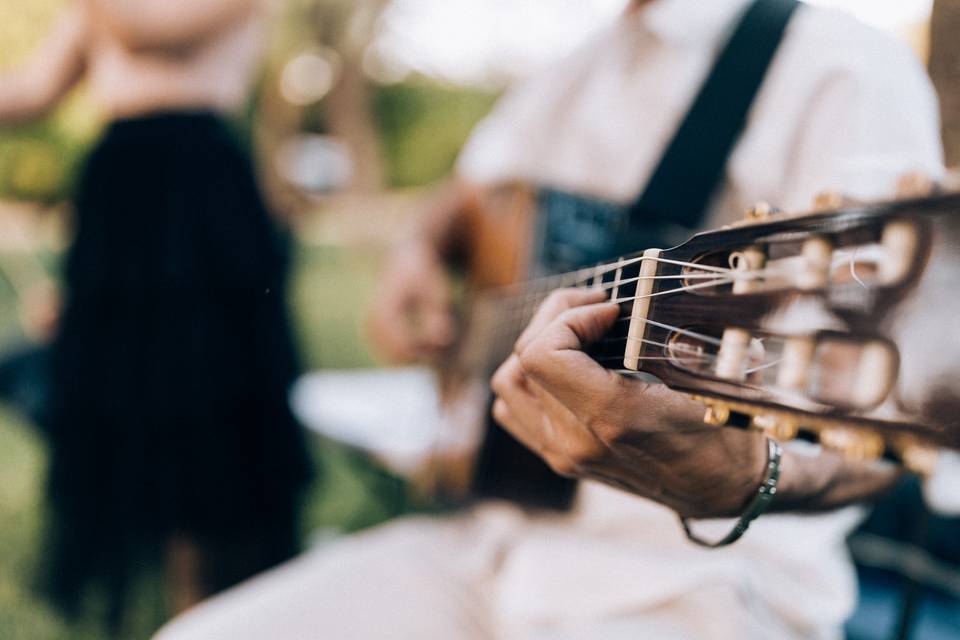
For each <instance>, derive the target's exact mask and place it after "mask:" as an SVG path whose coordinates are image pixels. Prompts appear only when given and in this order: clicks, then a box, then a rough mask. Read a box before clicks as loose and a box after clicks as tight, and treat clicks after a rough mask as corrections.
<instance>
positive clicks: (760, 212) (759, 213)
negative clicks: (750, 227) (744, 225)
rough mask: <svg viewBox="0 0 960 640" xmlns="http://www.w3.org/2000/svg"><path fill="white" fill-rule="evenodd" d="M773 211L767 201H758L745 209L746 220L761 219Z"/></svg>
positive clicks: (767, 216)
mask: <svg viewBox="0 0 960 640" xmlns="http://www.w3.org/2000/svg"><path fill="white" fill-rule="evenodd" d="M775 211H776V210H775V209H774V208H773V207H772V206H771V205H770V203H769V202H758V203H757V204H755V205H753V206H752V207H750V208H749V209H747V214H746V218H747V220H763V219H764V218H769V217H770V216H771V215H772V214H773V213H775Z"/></svg>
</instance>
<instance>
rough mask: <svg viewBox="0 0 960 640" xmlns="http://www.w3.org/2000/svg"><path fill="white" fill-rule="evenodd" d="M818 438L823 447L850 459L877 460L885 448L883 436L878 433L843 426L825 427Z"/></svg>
mask: <svg viewBox="0 0 960 640" xmlns="http://www.w3.org/2000/svg"><path fill="white" fill-rule="evenodd" d="M819 439H820V444H822V445H823V446H824V447H826V448H828V449H832V450H834V451H837V452H839V453H841V454H843V456H844V457H846V458H848V459H850V460H861V461H871V460H877V459H879V458H880V456H882V455H883V451H884V449H885V448H886V445H885V443H884V441H883V438H882V437H880V436H879V435H878V434H876V433H872V432H869V431H862V430H857V429H849V428H845V427H829V428H826V429H824V430H822V431H821V432H820V438H819Z"/></svg>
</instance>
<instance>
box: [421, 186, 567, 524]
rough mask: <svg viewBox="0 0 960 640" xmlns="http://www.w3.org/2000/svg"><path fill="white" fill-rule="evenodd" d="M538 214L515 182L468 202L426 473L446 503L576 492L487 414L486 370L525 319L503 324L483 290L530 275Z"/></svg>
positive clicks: (562, 496)
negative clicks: (458, 288) (453, 325)
mask: <svg viewBox="0 0 960 640" xmlns="http://www.w3.org/2000/svg"><path fill="white" fill-rule="evenodd" d="M536 214H537V192H536V189H534V188H532V187H530V186H528V185H525V184H523V183H519V182H512V183H504V184H500V185H496V186H493V187H490V188H486V189H482V190H480V189H478V190H477V191H475V192H474V193H471V194H470V195H469V197H468V199H467V202H466V204H465V208H464V211H463V220H464V229H465V237H464V244H465V249H466V254H467V262H466V264H465V272H464V285H465V291H464V295H463V297H462V298H463V299H462V301H461V304H460V305H459V306H460V311H459V316H460V317H459V320H460V322H459V326H460V328H461V335H460V340H458V342H457V344H456V346H455V348H454V349H453V350H452V352H451V353H450V354H448V357H447V358H446V359H445V360H444V361H443V362H442V363H441V365H440V367H439V370H438V375H439V379H440V389H441V402H442V410H443V411H442V413H443V416H444V425H443V429H442V433H443V435H442V436H441V439H440V442H439V443H438V446H437V449H436V454H435V456H434V465H433V466H432V468H431V469H429V478H428V480H429V482H430V486H429V493H430V494H431V495H432V496H433V497H434V498H438V499H440V500H442V501H444V502H447V503H462V502H465V501H469V500H471V499H475V498H501V499H510V500H513V501H516V502H520V503H523V504H526V505H530V506H537V507H551V508H563V507H565V506H566V505H567V504H568V503H569V501H570V498H571V497H572V495H573V489H574V487H575V483H574V482H573V481H570V480H567V479H564V478H561V477H559V476H557V475H556V474H555V473H553V471H551V470H550V469H549V467H547V465H546V464H544V462H543V461H542V460H540V458H538V457H537V456H535V455H534V454H533V453H531V452H530V451H528V450H527V449H526V448H525V447H523V446H522V445H521V444H520V443H518V442H517V441H516V440H514V439H513V437H512V436H510V435H509V434H508V433H507V432H506V431H504V430H503V429H502V428H500V427H499V426H498V425H496V424H495V423H494V422H493V420H492V417H491V415H490V404H491V402H492V397H491V394H490V390H489V380H490V376H491V375H492V374H493V371H494V370H495V369H496V367H497V366H499V364H500V363H501V362H502V361H503V360H504V358H505V357H506V356H507V355H509V352H510V349H511V348H512V346H513V343H514V341H515V340H516V337H517V334H518V333H519V331H520V330H521V329H522V328H523V324H525V318H524V322H523V323H522V324H520V323H517V322H513V323H509V322H506V318H507V317H508V316H510V315H511V314H510V313H508V311H509V310H508V309H505V308H502V305H501V304H499V303H498V301H496V300H489V299H485V295H484V294H485V292H490V291H496V290H502V289H503V288H505V287H509V286H511V285H517V284H519V283H521V282H523V281H525V280H526V279H527V278H528V276H529V273H530V271H531V268H532V266H533V260H534V255H533V254H534V250H533V249H534V246H535V244H536V238H535V233H536ZM514 311H515V310H514ZM505 325H507V326H505Z"/></svg>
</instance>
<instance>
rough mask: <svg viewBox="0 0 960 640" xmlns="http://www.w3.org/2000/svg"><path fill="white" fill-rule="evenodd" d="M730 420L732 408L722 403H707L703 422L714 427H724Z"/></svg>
mask: <svg viewBox="0 0 960 640" xmlns="http://www.w3.org/2000/svg"><path fill="white" fill-rule="evenodd" d="M729 420H730V407H728V406H727V405H725V404H724V403H722V402H707V409H706V411H704V412H703V421H704V422H705V423H706V424H709V425H710V426H713V427H722V426H724V425H725V424H727V422H728V421H729Z"/></svg>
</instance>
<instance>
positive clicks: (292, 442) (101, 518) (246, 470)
mask: <svg viewBox="0 0 960 640" xmlns="http://www.w3.org/2000/svg"><path fill="white" fill-rule="evenodd" d="M76 210H77V228H76V239H75V241H74V243H73V246H72V248H71V250H70V252H69V255H68V259H67V263H66V294H67V298H66V305H65V312H64V316H63V318H62V325H61V328H60V333H59V336H58V339H57V340H56V343H55V345H54V348H53V356H52V371H53V374H52V390H51V396H52V399H51V407H50V409H51V411H50V418H51V420H50V422H51V425H50V430H51V447H52V458H51V466H50V469H49V497H50V505H51V513H50V518H51V519H50V526H49V528H48V532H49V536H48V543H49V544H48V549H47V552H46V554H44V560H45V563H46V569H47V571H46V572H45V575H46V576H47V580H46V581H45V587H46V588H47V590H48V592H49V594H50V595H52V596H53V598H54V599H55V601H56V602H57V603H58V604H59V605H60V606H61V607H62V608H64V609H65V610H67V611H68V612H69V611H71V610H74V609H75V607H76V606H77V604H78V602H80V600H81V598H83V597H85V594H86V592H87V590H88V587H91V586H94V587H97V588H98V590H99V589H103V590H106V592H107V594H108V596H109V601H110V602H111V603H112V605H113V607H114V609H117V608H119V607H121V606H122V599H123V594H124V593H126V592H127V591H128V590H129V589H130V587H131V585H132V584H134V581H135V579H136V578H137V577H138V574H139V573H141V572H142V571H143V570H148V569H150V568H151V567H157V566H158V565H159V563H160V562H161V561H162V559H163V557H164V553H165V549H166V545H167V544H168V542H169V540H170V539H171V538H172V537H174V536H182V537H183V538H186V539H188V540H191V541H192V542H194V543H196V544H198V545H199V547H200V549H201V551H202V552H203V553H204V564H203V567H204V572H203V580H204V582H205V583H206V584H205V586H206V587H207V588H208V589H210V590H219V589H222V588H224V587H226V586H229V585H231V584H233V583H236V582H238V581H239V580H242V579H244V578H246V577H248V576H250V575H252V574H253V573H256V572H258V571H260V570H263V569H265V568H267V567H269V566H271V565H273V564H276V563H278V562H280V561H282V560H284V559H286V558H288V557H290V556H291V555H292V554H294V553H295V552H296V551H297V546H298V544H297V542H298V536H297V530H298V523H297V512H298V502H299V496H300V493H301V490H302V489H303V488H304V487H305V485H306V484H307V483H308V481H309V480H310V478H311V475H312V468H311V464H310V461H309V458H308V455H307V451H306V447H305V440H304V435H303V433H302V432H301V429H300V427H299V425H298V424H297V423H296V421H295V420H294V418H293V416H292V415H291V412H290V409H289V407H288V402H287V393H288V388H289V386H290V384H291V382H292V380H293V378H294V376H295V374H296V373H297V365H296V358H295V353H294V348H293V342H292V339H291V331H290V327H289V323H288V318H287V315H286V310H285V301H284V295H285V289H284V283H285V273H286V267H287V260H286V255H285V244H284V242H283V241H282V238H281V236H280V234H279V233H278V232H277V230H276V229H275V228H274V226H273V224H272V222H271V220H270V218H269V216H268V214H267V212H266V209H265V207H264V204H263V201H262V199H261V197H260V194H259V193H258V190H257V187H256V183H255V179H254V173H253V171H252V168H251V164H250V162H249V159H248V157H247V156H246V154H245V153H244V152H243V151H242V149H241V147H240V146H239V145H238V144H237V142H236V140H235V139H234V136H233V134H232V132H231V131H230V130H229V129H228V128H227V127H226V126H225V125H224V123H223V122H221V121H220V119H219V118H218V117H216V116H214V115H210V114H171V115H157V116H151V117H144V118H140V119H135V120H128V121H121V122H117V123H115V124H113V125H112V126H111V127H110V129H109V130H108V132H107V133H106V135H105V137H104V138H103V140H102V141H101V142H100V144H99V145H98V146H97V148H96V149H95V150H94V152H93V154H92V156H91V157H90V159H89V160H88V163H87V166H86V169H85V173H84V175H83V177H82V182H81V185H80V189H79V193H78V197H77V200H76Z"/></svg>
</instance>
